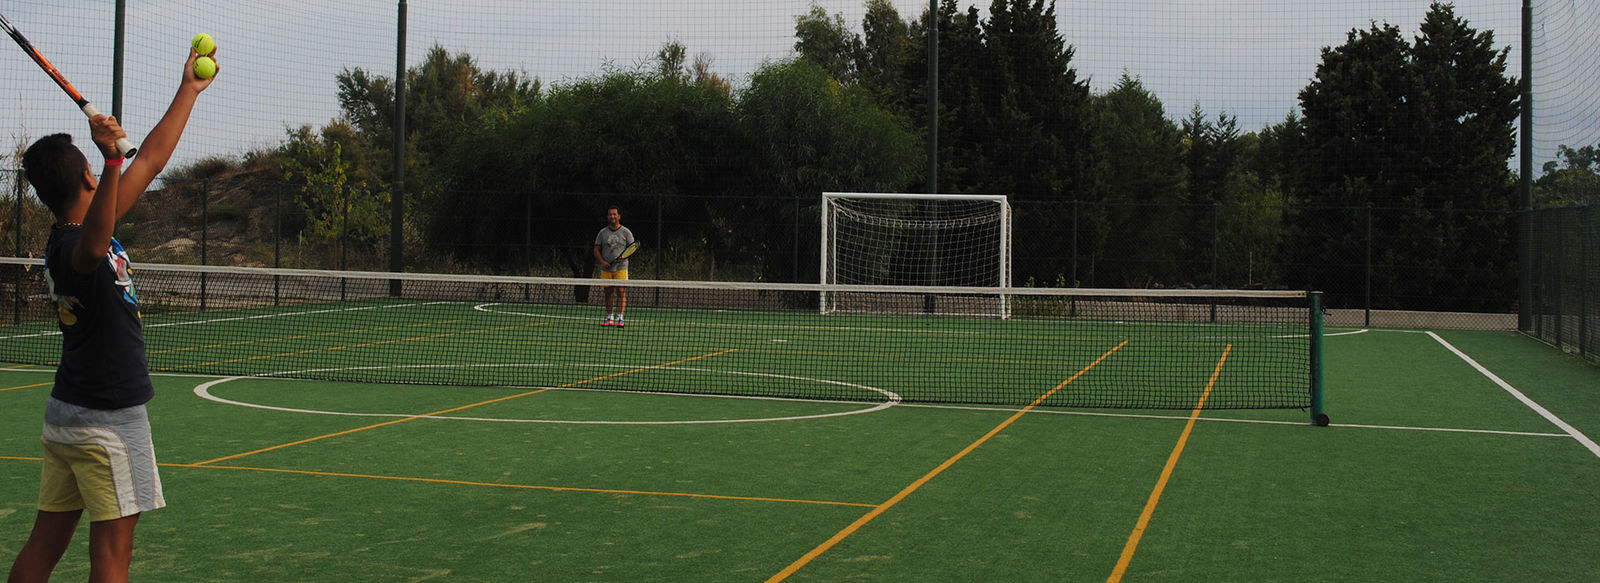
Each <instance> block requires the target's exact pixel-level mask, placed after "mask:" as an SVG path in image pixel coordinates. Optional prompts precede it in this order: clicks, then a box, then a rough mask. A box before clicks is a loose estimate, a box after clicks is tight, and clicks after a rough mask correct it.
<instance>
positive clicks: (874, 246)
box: [819, 192, 1011, 318]
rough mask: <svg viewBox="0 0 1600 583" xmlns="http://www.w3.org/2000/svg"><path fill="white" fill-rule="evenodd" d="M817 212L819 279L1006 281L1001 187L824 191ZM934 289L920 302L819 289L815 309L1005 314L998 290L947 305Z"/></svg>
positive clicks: (1007, 248)
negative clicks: (856, 299)
mask: <svg viewBox="0 0 1600 583" xmlns="http://www.w3.org/2000/svg"><path fill="white" fill-rule="evenodd" d="M821 213H822V216H821V221H820V224H821V236H820V239H821V246H822V248H821V261H820V262H819V263H820V273H819V282H820V283H822V284H825V285H839V286H852V285H858V286H892V287H928V286H935V287H962V288H996V289H1005V288H1009V287H1010V286H1011V205H1010V203H1009V202H1008V201H1007V199H1006V197H1005V196H1003V195H981V194H912V193H862V192H824V193H822V205H821ZM933 297H934V296H932V295H930V296H928V300H927V305H924V306H922V307H921V308H920V309H916V310H912V309H909V308H907V309H889V308H884V307H871V306H859V305H851V304H850V302H849V301H848V299H849V298H850V296H848V295H846V294H842V293H829V292H824V293H823V295H822V302H821V310H822V311H823V312H825V313H826V312H837V311H867V312H882V311H889V312H902V311H904V312H913V311H915V312H923V313H949V314H955V313H961V314H968V315H990V316H996V317H1002V318H1004V317H1008V316H1009V315H1010V310H1009V301H1008V300H1007V298H1006V297H1005V295H1004V294H998V293H997V294H993V295H990V294H975V295H974V296H972V297H973V298H974V299H973V300H972V301H968V302H955V303H954V305H946V306H936V305H933V303H934V302H933ZM941 297H944V296H941ZM946 303H947V304H950V303H951V302H949V301H946Z"/></svg>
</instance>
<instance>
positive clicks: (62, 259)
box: [44, 225, 156, 409]
mask: <svg viewBox="0 0 1600 583" xmlns="http://www.w3.org/2000/svg"><path fill="white" fill-rule="evenodd" d="M82 237H83V229H82V228H81V227H78V226H76V225H71V226H60V227H57V228H56V229H55V230H54V231H53V232H52V233H51V234H50V242H49V243H48V244H46V246H45V259H44V265H45V277H46V278H48V280H49V283H50V296H51V297H52V298H53V299H54V300H55V303H56V314H57V316H58V317H59V320H60V321H59V322H58V325H59V326H60V328H61V364H60V365H59V366H57V367H56V383H55V388H54V389H52V390H51V391H50V396H52V397H55V398H57V399H60V400H62V401H66V402H68V403H72V404H74V405H78V406H80V407H88V408H90V409H121V408H124V407H132V406H135V405H142V404H144V403H146V402H148V401H149V400H150V399H151V398H154V397H155V394H156V393H155V387H154V385H152V384H151V383H150V363H149V361H148V360H146V357H145V351H144V326H143V324H141V323H140V321H139V295H138V294H137V293H135V292H134V289H133V276H132V271H133V270H132V268H131V267H130V266H129V265H128V253H127V252H126V251H124V250H123V249H122V244H121V243H118V242H117V240H116V239H112V240H111V249H110V250H109V251H108V252H107V253H106V255H105V260H104V261H103V262H101V263H100V264H99V265H97V266H95V268H94V271H91V272H89V273H78V272H77V271H76V270H74V269H72V250H73V248H74V247H77V246H78V241H79V239H81V238H82Z"/></svg>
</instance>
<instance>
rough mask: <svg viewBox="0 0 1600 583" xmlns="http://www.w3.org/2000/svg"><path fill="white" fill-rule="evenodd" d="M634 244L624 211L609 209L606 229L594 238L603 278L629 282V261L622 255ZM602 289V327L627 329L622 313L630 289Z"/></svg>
mask: <svg viewBox="0 0 1600 583" xmlns="http://www.w3.org/2000/svg"><path fill="white" fill-rule="evenodd" d="M634 243H635V240H634V238H633V231H630V230H628V228H627V227H624V226H622V211H620V210H617V207H609V208H607V209H606V226H605V227H604V228H602V229H600V233H599V234H597V235H595V236H594V258H595V260H597V261H599V262H600V279H628V258H627V257H621V258H619V256H621V255H622V254H623V251H624V250H626V249H628V247H629V246H630V245H633V244H634ZM602 289H604V290H605V294H606V321H605V323H603V324H601V326H616V327H618V328H621V327H623V326H625V325H626V324H627V323H626V322H624V321H623V320H622V313H623V312H624V311H627V309H628V288H625V287H621V286H610V285H608V286H604V287H603V288H602Z"/></svg>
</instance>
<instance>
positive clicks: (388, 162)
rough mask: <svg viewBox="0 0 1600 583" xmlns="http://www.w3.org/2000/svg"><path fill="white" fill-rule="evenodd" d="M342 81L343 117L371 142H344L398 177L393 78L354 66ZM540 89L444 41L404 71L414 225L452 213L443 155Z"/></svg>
mask: <svg viewBox="0 0 1600 583" xmlns="http://www.w3.org/2000/svg"><path fill="white" fill-rule="evenodd" d="M337 81H338V86H339V105H340V107H341V109H342V111H343V113H344V118H345V119H346V120H348V123H349V125H350V126H352V127H353V128H354V130H355V134H356V135H357V136H358V137H359V138H360V140H361V141H362V142H364V144H365V146H366V147H365V148H363V149H361V151H359V152H352V149H351V148H350V147H349V144H346V147H345V148H344V149H345V152H346V157H347V158H348V159H349V161H350V162H351V163H352V165H353V167H355V168H365V169H370V172H372V173H373V174H375V175H377V176H382V177H385V179H387V178H388V177H391V176H393V173H394V170H393V168H392V164H393V154H392V151H393V144H394V96H395V84H394V78H393V77H389V76H382V75H377V74H373V73H369V72H367V71H365V70H363V69H361V68H354V69H346V70H345V71H344V72H342V73H340V74H339V75H338V77H337ZM540 92H541V85H540V82H539V81H538V80H537V79H532V78H529V77H527V76H526V75H523V74H520V73H515V72H498V71H484V70H482V69H480V68H479V67H478V65H477V63H476V62H475V61H474V60H473V59H472V57H471V56H470V55H467V54H465V53H462V54H451V53H450V52H449V51H446V50H445V49H444V48H443V47H440V46H438V45H435V46H433V47H432V48H430V49H429V50H428V53H427V55H426V56H424V57H423V60H422V62H421V63H419V64H417V65H415V66H413V67H411V68H409V69H407V70H406V185H407V191H408V196H407V198H406V203H407V205H406V206H407V208H406V211H407V215H408V216H409V217H411V219H410V221H409V222H410V223H411V224H413V225H414V226H415V225H423V224H428V223H429V222H431V220H432V219H431V217H432V216H433V215H435V214H438V213H448V212H451V209H450V208H449V207H448V206H446V205H445V202H444V200H443V199H442V195H441V192H442V191H443V190H444V189H445V188H448V187H449V186H450V179H451V177H450V176H448V175H445V174H443V173H441V172H440V171H439V170H438V169H437V168H436V165H437V164H438V163H439V161H440V160H441V159H443V158H445V157H447V156H451V155H454V154H455V153H456V152H457V151H458V150H459V148H460V143H461V142H462V141H463V140H464V139H466V138H468V137H470V136H472V135H473V134H474V133H475V132H477V131H479V130H480V129H481V128H482V127H484V126H488V125H494V124H498V123H503V122H504V121H505V120H507V119H509V118H511V117H512V116H514V115H516V114H517V113H518V112H521V111H523V110H525V109H528V108H531V107H533V106H535V105H536V104H537V103H538V101H539V99H540ZM351 154H356V156H355V157H353V158H351V157H350V155H351ZM418 215H421V216H418Z"/></svg>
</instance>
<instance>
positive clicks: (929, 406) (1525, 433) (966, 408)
mask: <svg viewBox="0 0 1600 583" xmlns="http://www.w3.org/2000/svg"><path fill="white" fill-rule="evenodd" d="M900 406H901V407H912V408H922V409H954V410H962V411H995V412H999V413H1015V412H1017V411H1021V409H1008V408H1002V407H974V406H965V405H932V404H926V403H901V404H900ZM1029 413H1039V414H1043V415H1079V416H1084V417H1120V418H1124V419H1164V420H1168V421H1188V420H1189V416H1188V415H1156V414H1151V413H1102V412H1096V411H1057V410H1055V409H1032V410H1030V411H1029ZM1195 420H1196V421H1215V422H1220V423H1249V424H1252V425H1295V426H1301V425H1310V424H1311V423H1310V422H1309V421H1268V420H1265V419H1228V418H1223V417H1196V418H1195ZM1328 427H1340V428H1347V429H1389V430H1395V431H1439V432H1445V433H1480V434H1491V435H1517V436H1523V437H1571V436H1570V435H1567V434H1565V433H1535V432H1529V431H1501V430H1498V429H1460V428H1455V427H1408V426H1404V425H1362V424H1357V423H1331V424H1329V425H1328Z"/></svg>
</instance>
